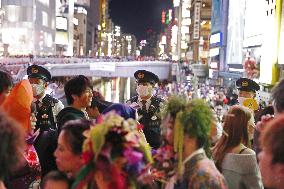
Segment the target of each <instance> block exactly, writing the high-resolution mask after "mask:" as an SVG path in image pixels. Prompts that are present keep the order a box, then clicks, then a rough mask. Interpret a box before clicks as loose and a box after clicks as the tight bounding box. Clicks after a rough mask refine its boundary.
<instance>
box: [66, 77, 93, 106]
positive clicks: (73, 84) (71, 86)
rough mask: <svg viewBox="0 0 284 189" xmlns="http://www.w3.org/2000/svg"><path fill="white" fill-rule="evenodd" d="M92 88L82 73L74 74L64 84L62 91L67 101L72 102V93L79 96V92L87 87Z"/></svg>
mask: <svg viewBox="0 0 284 189" xmlns="http://www.w3.org/2000/svg"><path fill="white" fill-rule="evenodd" d="M87 88H92V86H91V83H90V81H89V79H88V78H87V77H85V76H83V75H79V76H76V77H74V78H72V79H70V80H69V81H67V83H66V84H65V86H64V92H65V95H66V100H67V103H68V104H69V105H70V104H73V102H74V99H73V97H72V95H77V96H81V94H82V93H83V92H84V91H85V90H86V89H87Z"/></svg>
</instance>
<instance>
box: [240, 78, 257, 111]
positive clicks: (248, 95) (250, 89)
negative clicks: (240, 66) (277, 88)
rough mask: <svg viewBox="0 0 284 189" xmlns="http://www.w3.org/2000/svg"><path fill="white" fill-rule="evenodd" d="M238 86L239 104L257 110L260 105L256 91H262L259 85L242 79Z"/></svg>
mask: <svg viewBox="0 0 284 189" xmlns="http://www.w3.org/2000/svg"><path fill="white" fill-rule="evenodd" d="M236 86H237V88H238V90H239V95H238V102H239V104H240V105H244V106H247V107H249V108H251V109H253V110H257V109H258V105H257V102H256V100H254V98H255V96H256V91H258V90H259V89H260V87H259V85H258V84H257V83H256V82H255V81H253V80H251V79H248V78H240V79H238V80H237V81H236Z"/></svg>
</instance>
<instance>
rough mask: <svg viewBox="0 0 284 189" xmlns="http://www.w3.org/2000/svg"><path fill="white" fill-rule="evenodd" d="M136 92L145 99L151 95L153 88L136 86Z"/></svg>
mask: <svg viewBox="0 0 284 189" xmlns="http://www.w3.org/2000/svg"><path fill="white" fill-rule="evenodd" d="M136 92H137V93H138V95H139V96H141V97H146V96H149V95H152V93H153V87H152V86H144V85H138V87H137V89H136Z"/></svg>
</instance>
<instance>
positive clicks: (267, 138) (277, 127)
mask: <svg viewBox="0 0 284 189" xmlns="http://www.w3.org/2000/svg"><path fill="white" fill-rule="evenodd" d="M283 136H284V116H283V115H279V116H277V117H276V118H275V119H273V120H271V121H270V122H268V124H267V126H266V127H265V128H264V131H263V133H261V137H260V143H261V146H262V148H263V147H266V148H267V149H268V150H269V151H270V152H271V154H272V163H273V164H276V163H280V164H284V147H283V144H284V137H283Z"/></svg>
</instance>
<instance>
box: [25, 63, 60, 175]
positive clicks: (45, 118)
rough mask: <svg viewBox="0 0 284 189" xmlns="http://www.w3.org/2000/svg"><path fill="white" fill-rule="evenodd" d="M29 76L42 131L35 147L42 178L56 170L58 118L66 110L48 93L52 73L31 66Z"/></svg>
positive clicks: (38, 126)
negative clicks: (54, 153)
mask: <svg viewBox="0 0 284 189" xmlns="http://www.w3.org/2000/svg"><path fill="white" fill-rule="evenodd" d="M27 75H28V79H29V82H30V84H31V86H32V91H33V97H34V100H33V101H34V102H35V104H36V119H37V122H36V125H35V128H36V130H37V129H40V130H39V131H40V132H39V133H40V134H39V136H38V137H37V139H36V140H35V143H34V146H35V149H36V151H37V153H38V156H39V161H40V164H41V168H42V176H44V175H45V174H47V173H48V172H49V171H51V170H56V163H55V158H54V156H53V152H54V151H55V149H56V146H57V126H56V116H57V114H58V113H59V112H60V111H61V110H62V109H63V108H64V105H63V104H62V102H61V101H59V100H58V99H56V98H54V97H52V96H51V95H49V94H47V93H46V89H47V86H48V82H49V81H50V80H51V74H50V72H49V71H48V70H47V69H45V68H44V67H42V66H38V65H31V66H29V67H28V68H27Z"/></svg>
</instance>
